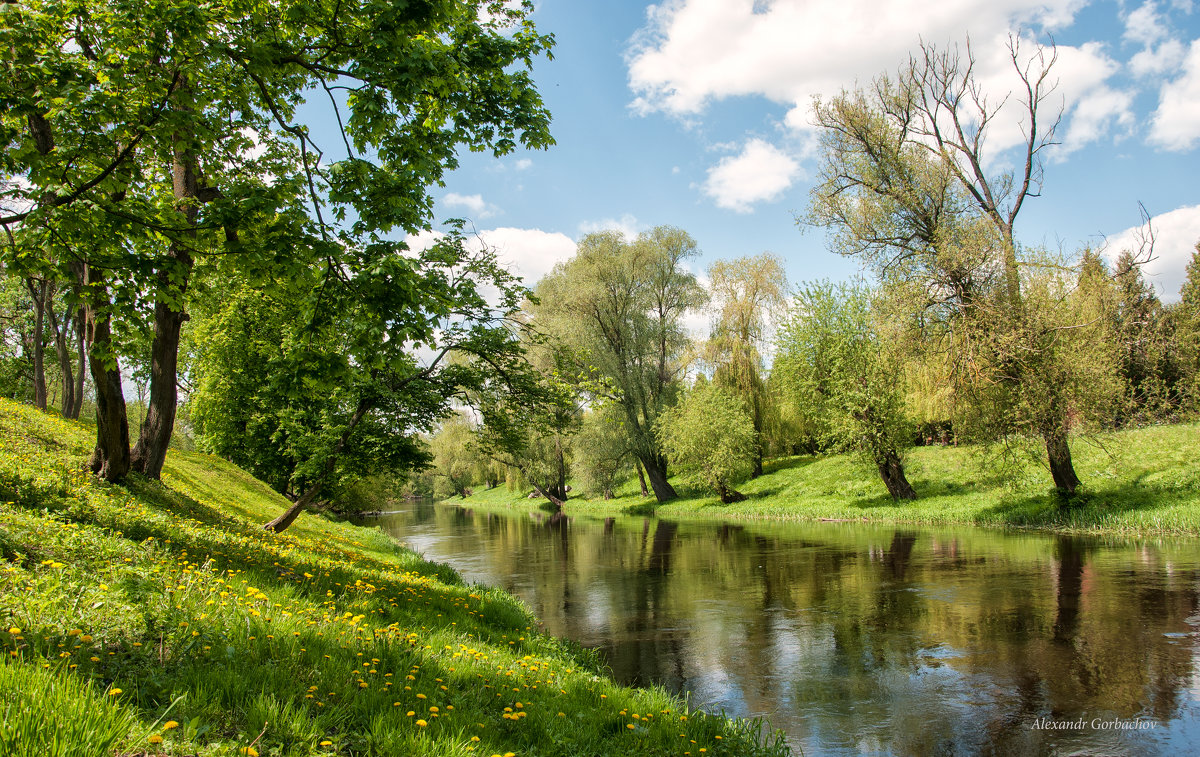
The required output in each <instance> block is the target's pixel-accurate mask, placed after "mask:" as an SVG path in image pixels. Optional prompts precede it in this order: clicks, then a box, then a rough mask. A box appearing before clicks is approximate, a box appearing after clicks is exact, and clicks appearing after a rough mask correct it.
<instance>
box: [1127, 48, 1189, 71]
mask: <svg viewBox="0 0 1200 757" xmlns="http://www.w3.org/2000/svg"><path fill="white" fill-rule="evenodd" d="M1186 55H1187V48H1186V47H1184V46H1183V43H1182V42H1180V41H1179V40H1177V39H1169V40H1166V41H1165V42H1163V43H1162V44H1161V45H1159V46H1158V47H1155V48H1149V47H1148V48H1146V49H1145V50H1142V51H1141V52H1140V53H1137V54H1135V55H1134V56H1133V57H1132V58H1130V59H1129V72H1130V73H1132V74H1133V75H1134V76H1139V77H1146V76H1155V75H1158V74H1164V73H1166V72H1167V71H1171V70H1174V69H1176V68H1178V67H1179V65H1180V64H1182V63H1183V59H1184V56H1186Z"/></svg>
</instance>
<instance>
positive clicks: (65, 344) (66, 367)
mask: <svg viewBox="0 0 1200 757" xmlns="http://www.w3.org/2000/svg"><path fill="white" fill-rule="evenodd" d="M69 312H70V311H68V313H69ZM46 315H47V316H49V318H50V328H51V330H52V331H53V332H54V352H55V354H56V355H57V356H58V370H59V373H60V374H61V375H62V402H61V403H59V408H60V409H61V411H62V414H63V417H64V418H71V417H78V416H77V415H76V416H72V415H71V409H72V408H74V407H75V372H74V371H73V370H72V369H71V360H72V359H73V356H72V355H71V344H70V340H69V339H68V338H67V335H68V334H69V333H70V332H71V317H70V315H68V316H67V319H66V320H65V321H64V322H63V323H61V324H60V323H59V322H58V314H57V313H55V312H54V301H53V300H51V301H50V302H48V303H47V305H46Z"/></svg>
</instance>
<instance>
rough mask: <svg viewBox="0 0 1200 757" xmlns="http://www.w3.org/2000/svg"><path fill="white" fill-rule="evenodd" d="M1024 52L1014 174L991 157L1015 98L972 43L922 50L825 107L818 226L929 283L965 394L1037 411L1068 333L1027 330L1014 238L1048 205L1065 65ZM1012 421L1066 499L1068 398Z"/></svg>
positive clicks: (1014, 42) (882, 268) (1045, 51)
mask: <svg viewBox="0 0 1200 757" xmlns="http://www.w3.org/2000/svg"><path fill="white" fill-rule="evenodd" d="M1021 48H1022V45H1021V41H1020V39H1019V38H1016V37H1013V38H1010V41H1009V54H1010V55H1009V57H1010V60H1011V62H1012V65H1013V68H1014V70H1015V72H1016V74H1017V91H1018V95H1017V97H1016V98H1014V99H1013V102H1014V104H1015V105H1017V106H1019V108H1020V112H1021V128H1022V134H1023V137H1024V139H1023V141H1022V142H1021V144H1020V145H1018V148H1017V149H1019V153H1020V158H1019V160H1018V162H1017V168H1016V170H1015V171H1007V172H1006V171H1001V172H999V173H995V172H989V170H988V168H989V167H990V166H994V165H1004V164H1002V163H1000V164H998V163H997V162H995V161H989V160H988V156H987V155H986V154H985V148H986V147H987V146H988V139H987V138H988V133H989V128H990V126H991V125H992V124H993V123H994V122H995V120H996V119H997V117H998V114H999V113H1000V110H1001V107H1002V106H1003V105H1004V103H1006V102H1008V101H1009V98H1008V97H1004V98H1001V99H1000V100H999V101H996V100H989V98H988V96H987V93H986V92H985V91H984V89H983V86H982V84H981V82H980V80H979V77H978V76H977V74H976V70H975V59H974V57H973V55H972V52H971V48H970V44H969V43H968V45H967V48H966V54H965V56H964V55H962V54H961V53H960V51H959V50H958V49H957V48H950V49H948V50H938V49H936V48H935V47H933V46H931V45H927V44H922V46H921V49H920V52H919V53H918V54H917V55H916V56H914V57H912V58H911V59H910V61H909V63H908V65H907V66H905V67H904V68H903V69H902V70H901V72H900V75H899V77H898V78H897V79H896V80H892V79H890V78H888V77H886V76H881V77H879V78H877V79H876V80H875V82H874V84H873V87H872V89H871V90H870V91H869V92H864V91H861V90H860V91H855V92H843V93H842V94H841V95H839V96H838V97H835V98H833V99H832V100H830V101H828V102H818V103H817V104H816V106H815V108H814V113H815V116H816V121H817V123H818V125H819V126H821V127H822V130H823V136H822V145H823V164H822V169H821V173H820V180H819V182H818V184H817V186H816V187H815V188H814V190H813V208H812V210H811V212H810V215H809V217H808V219H807V220H809V221H810V222H812V223H816V224H819V225H823V226H826V227H829V228H831V229H832V231H833V240H834V243H835V247H836V248H837V249H838V250H839V251H840V252H843V253H845V254H854V255H861V256H863V257H865V258H866V259H867V260H868V261H870V262H871V263H872V264H873V265H874V267H875V268H876V270H877V271H879V272H880V273H881V274H882V275H883V276H884V277H886V278H892V279H898V280H902V281H908V282H910V283H914V282H915V283H919V289H920V290H923V299H924V306H923V307H924V308H925V309H927V310H928V313H927V314H925V315H923V316H922V318H921V320H922V322H923V323H924V324H926V325H928V324H939V325H941V326H942V327H943V328H942V336H943V337H944V338H945V339H947V340H948V341H949V342H951V343H952V348H953V349H955V350H957V351H958V352H959V356H958V358H957V359H956V361H955V362H956V365H957V366H958V367H960V368H963V369H966V370H959V371H957V372H956V376H955V377H956V381H957V382H959V383H960V385H962V386H964V387H965V386H966V385H967V384H968V383H971V382H974V384H975V386H974V387H973V388H980V387H981V386H982V387H984V388H986V389H987V391H988V392H993V393H994V390H996V389H1002V390H1006V391H1008V392H1010V393H1013V394H1022V395H1024V396H1025V397H1026V398H1031V397H1032V395H1033V392H1032V391H1030V387H1033V386H1041V387H1046V386H1053V383H1052V382H1050V381H1048V380H1047V379H1048V376H1047V375H1042V376H1038V375H1034V373H1033V371H1035V370H1036V369H1037V367H1038V366H1041V367H1045V368H1047V369H1048V370H1049V371H1050V373H1051V374H1053V373H1054V372H1055V371H1057V370H1059V369H1061V368H1063V366H1060V365H1056V364H1055V363H1054V362H1053V360H1050V359H1046V358H1047V355H1046V354H1045V353H1041V352H1038V350H1039V349H1040V348H1041V347H1043V346H1045V345H1048V344H1052V343H1053V342H1054V333H1053V332H1052V331H1049V332H1048V331H1047V329H1052V330H1053V329H1059V328H1061V327H1063V326H1064V324H1061V323H1047V322H1037V321H1036V319H1032V318H1030V317H1028V316H1029V313H1028V312H1027V309H1026V308H1025V304H1024V300H1023V293H1022V289H1021V287H1022V281H1023V279H1022V274H1021V265H1022V260H1021V256H1022V254H1023V253H1022V250H1021V249H1020V248H1019V247H1018V245H1017V242H1016V239H1015V236H1014V229H1015V224H1016V220H1017V218H1018V216H1019V214H1020V211H1021V209H1022V208H1023V207H1024V204H1025V201H1026V200H1027V199H1029V198H1030V197H1036V196H1037V195H1038V194H1039V193H1040V187H1041V181H1042V156H1043V153H1044V152H1045V150H1046V148H1048V147H1050V146H1052V145H1053V144H1054V143H1055V142H1054V136H1055V130H1056V127H1057V125H1058V118H1057V117H1049V118H1048V117H1047V113H1046V112H1045V110H1046V106H1047V104H1048V101H1049V98H1050V97H1051V95H1052V93H1053V91H1054V87H1055V82H1054V81H1053V80H1052V78H1051V71H1052V69H1053V66H1054V64H1055V62H1056V59H1057V53H1056V51H1055V49H1054V48H1053V47H1050V48H1045V47H1042V46H1040V45H1035V46H1034V48H1033V50H1032V52H1031V53H1030V54H1025V52H1024V51H1022V49H1021ZM980 382H982V383H980ZM968 388H970V387H968ZM1011 404H1013V403H1010V405H1011ZM1023 406H1026V405H1023ZM1028 407H1030V408H1032V407H1033V406H1032V405H1028ZM1009 420H1012V421H1015V423H1013V424H1008V426H1007V427H1005V426H1004V425H1002V424H993V425H992V427H993V429H998V430H999V431H1000V432H1001V433H1012V432H1019V431H1024V430H1029V431H1032V432H1033V433H1036V434H1037V435H1038V436H1039V437H1040V438H1041V439H1042V441H1043V443H1044V446H1045V453H1046V457H1047V460H1048V461H1049V468H1050V472H1051V475H1052V477H1053V480H1054V484H1055V486H1056V487H1057V488H1058V489H1059V490H1061V491H1063V492H1066V493H1071V492H1074V490H1075V488H1076V487H1077V486H1078V484H1079V479H1078V477H1077V475H1076V473H1075V470H1074V467H1073V464H1072V461H1071V450H1070V445H1069V433H1070V430H1071V423H1072V408H1071V407H1070V406H1069V405H1068V404H1067V402H1066V400H1065V398H1064V395H1063V394H1062V393H1060V392H1051V393H1049V394H1048V395H1045V396H1044V397H1043V398H1042V400H1041V402H1040V403H1039V404H1037V406H1036V411H1035V412H1032V413H1031V414H1029V415H1026V416H1024V417H1022V418H1012V417H1011V416H1010V417H1009Z"/></svg>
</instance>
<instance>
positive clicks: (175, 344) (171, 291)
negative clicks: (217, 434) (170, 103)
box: [132, 80, 200, 478]
mask: <svg viewBox="0 0 1200 757" xmlns="http://www.w3.org/2000/svg"><path fill="white" fill-rule="evenodd" d="M178 94H179V99H180V100H184V101H185V102H184V104H183V105H182V106H180V107H179V109H180V110H183V111H188V110H190V108H189V106H188V105H187V103H186V100H187V98H188V96H189V94H190V92H189V88H188V86H187V83H186V80H184V81H183V83H181V84H180V87H179V90H178ZM189 137H190V135H188V134H177V135H176V137H175V142H176V148H175V158H174V165H173V166H172V172H173V174H174V176H173V179H174V193H175V208H176V210H178V211H179V212H180V213H181V214H182V215H183V217H184V219H185V223H186V225H187V227H188V229H189V230H188V232H187V233H186V234H185V237H186V238H187V239H186V240H180V239H175V240H172V242H171V245H170V249H169V251H168V259H167V261H166V262H165V264H164V265H163V266H162V267H161V268H160V269H159V271H158V297H157V300H156V302H155V303H154V341H153V343H152V344H151V347H150V403H149V406H148V407H147V409H146V418H145V420H144V421H143V422H142V428H141V433H140V434H139V436H138V441H137V445H136V446H135V447H134V448H133V459H132V466H133V469H134V470H136V471H138V472H140V473H143V474H145V475H146V476H147V477H149V478H159V477H160V476H162V468H163V463H164V462H166V459H167V448H168V446H169V445H170V443H171V434H172V432H173V431H174V430H175V411H176V409H177V406H178V403H179V389H178V385H177V380H178V363H179V330H180V328H181V327H182V326H183V322H184V321H186V320H187V314H186V313H185V312H184V309H183V298H184V295H185V294H186V292H187V286H188V279H189V278H190V277H191V272H192V255H191V252H190V251H189V249H188V246H189V244H190V242H191V241H192V240H194V239H195V237H196V230H195V226H196V218H197V216H198V214H199V210H200V208H199V205H198V204H197V203H198V194H199V176H198V174H199V168H198V165H197V159H196V155H195V154H194V153H193V152H192V148H191V146H190V145H189V144H188V141H189Z"/></svg>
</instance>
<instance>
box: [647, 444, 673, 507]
mask: <svg viewBox="0 0 1200 757" xmlns="http://www.w3.org/2000/svg"><path fill="white" fill-rule="evenodd" d="M639 458H640V459H641V461H642V465H643V466H644V467H645V468H646V477H647V478H648V479H650V488H651V489H653V490H654V497H655V499H657V500H658V501H659V502H666V501H667V500H671V499H675V498H676V497H678V496H679V495H678V494H677V493H676V492H675V487H673V486H671V482H669V481H667V461H666V459H665V458H663V457H661V456H654V455H646V456H644V457H641V456H639Z"/></svg>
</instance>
